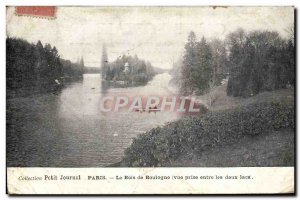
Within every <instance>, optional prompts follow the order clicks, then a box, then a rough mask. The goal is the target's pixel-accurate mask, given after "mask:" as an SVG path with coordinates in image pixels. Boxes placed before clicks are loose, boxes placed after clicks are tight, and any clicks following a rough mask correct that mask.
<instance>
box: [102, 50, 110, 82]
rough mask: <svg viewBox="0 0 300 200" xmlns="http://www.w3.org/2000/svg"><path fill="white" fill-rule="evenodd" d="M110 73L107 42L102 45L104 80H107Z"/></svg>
mask: <svg viewBox="0 0 300 200" xmlns="http://www.w3.org/2000/svg"><path fill="white" fill-rule="evenodd" d="M108 75H109V65H108V57H107V52H106V46H105V44H104V45H103V47H102V58H101V76H102V79H103V80H107V79H108V77H109V76H108Z"/></svg>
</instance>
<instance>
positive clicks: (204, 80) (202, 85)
mask: <svg viewBox="0 0 300 200" xmlns="http://www.w3.org/2000/svg"><path fill="white" fill-rule="evenodd" d="M196 49H197V54H196V55H197V57H196V65H195V66H192V74H191V77H192V82H193V84H194V85H195V87H196V88H194V91H195V92H196V94H199V95H202V94H204V93H206V92H208V90H209V89H210V86H211V82H212V81H213V68H212V65H213V58H212V50H211V48H210V46H209V45H208V44H207V42H206V40H205V38H204V37H202V39H201V41H200V42H199V43H197V46H196Z"/></svg>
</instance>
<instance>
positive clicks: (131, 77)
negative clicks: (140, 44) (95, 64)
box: [101, 47, 155, 83]
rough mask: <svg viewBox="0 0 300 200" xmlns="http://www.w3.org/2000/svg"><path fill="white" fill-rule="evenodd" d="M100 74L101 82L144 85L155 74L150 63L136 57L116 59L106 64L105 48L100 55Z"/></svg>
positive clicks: (124, 56)
mask: <svg viewBox="0 0 300 200" xmlns="http://www.w3.org/2000/svg"><path fill="white" fill-rule="evenodd" d="M101 73H102V79H103V80H109V81H124V82H126V83H146V82H148V81H149V80H151V79H152V77H153V76H154V74H155V71H154V68H153V66H152V65H151V63H150V62H146V61H144V60H141V59H139V58H138V57H137V56H136V55H135V56H134V57H132V56H126V55H123V56H122V57H119V58H117V59H116V60H115V61H113V62H108V56H107V53H106V49H105V47H104V48H103V53H102V63H101Z"/></svg>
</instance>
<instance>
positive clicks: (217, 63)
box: [173, 32, 227, 95]
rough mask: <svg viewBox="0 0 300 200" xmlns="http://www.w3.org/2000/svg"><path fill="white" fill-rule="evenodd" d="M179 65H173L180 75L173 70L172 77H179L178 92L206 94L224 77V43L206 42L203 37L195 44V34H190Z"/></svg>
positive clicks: (225, 69)
mask: <svg viewBox="0 0 300 200" xmlns="http://www.w3.org/2000/svg"><path fill="white" fill-rule="evenodd" d="M179 63H181V64H180V65H179ZM179 63H178V62H177V63H175V66H174V68H175V67H176V68H180V71H179V72H180V75H179V76H178V75H176V74H178V70H177V72H176V70H173V73H174V72H175V73H174V74H173V75H175V76H177V77H179V80H180V81H179V87H180V92H181V93H182V94H183V95H190V94H197V95H199V94H200V95H201V94H204V93H207V92H209V90H210V88H211V87H212V86H214V85H219V84H220V83H221V80H222V79H223V78H225V77H226V73H227V68H226V64H227V63H226V49H225V46H224V43H223V42H222V41H221V40H217V39H215V40H213V41H212V42H208V41H207V40H206V39H205V38H204V37H202V39H201V40H200V41H199V42H197V39H196V35H195V33H194V32H191V33H190V34H189V36H188V42H187V43H186V45H185V52H184V55H183V59H182V61H180V62H179ZM178 65H179V66H178Z"/></svg>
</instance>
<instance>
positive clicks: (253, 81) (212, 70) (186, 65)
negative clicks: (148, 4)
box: [171, 29, 295, 97]
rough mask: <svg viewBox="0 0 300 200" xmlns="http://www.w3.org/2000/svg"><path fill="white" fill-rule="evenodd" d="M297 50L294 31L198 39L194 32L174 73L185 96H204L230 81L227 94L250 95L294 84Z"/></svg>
mask: <svg viewBox="0 0 300 200" xmlns="http://www.w3.org/2000/svg"><path fill="white" fill-rule="evenodd" d="M294 49H295V47H294V40H293V33H291V35H290V38H288V39H283V38H282V37H280V36H279V34H278V33H277V32H270V31H252V32H249V33H246V32H245V31H243V30H242V29H238V30H237V31H235V32H233V33H231V34H229V35H228V36H227V38H226V39H225V40H224V41H222V40H219V39H213V40H211V41H207V40H206V39H205V38H204V37H202V38H201V40H200V41H197V39H196V35H195V33H194V32H191V33H190V34H189V36H188V42H187V43H186V45H185V52H184V55H183V57H182V59H181V60H180V61H178V62H177V63H175V64H174V67H173V70H172V71H171V74H172V75H173V77H174V79H175V78H176V79H179V80H178V81H174V79H173V82H177V83H178V84H179V87H180V92H181V93H182V94H183V95H191V94H197V95H202V94H204V93H207V92H209V91H210V89H211V88H212V87H214V86H217V85H220V84H221V83H222V80H228V84H227V95H232V96H243V97H248V96H252V95H255V94H257V93H259V92H261V91H271V90H276V89H281V88H286V87H289V86H293V85H294V84H295V74H294V73H295V72H294V67H295V66H294V65H295V63H294Z"/></svg>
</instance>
